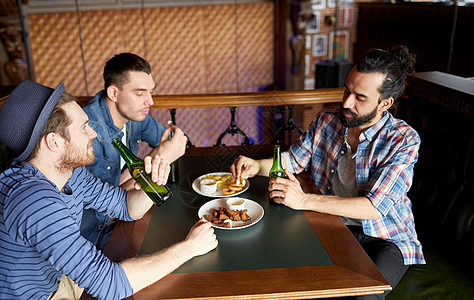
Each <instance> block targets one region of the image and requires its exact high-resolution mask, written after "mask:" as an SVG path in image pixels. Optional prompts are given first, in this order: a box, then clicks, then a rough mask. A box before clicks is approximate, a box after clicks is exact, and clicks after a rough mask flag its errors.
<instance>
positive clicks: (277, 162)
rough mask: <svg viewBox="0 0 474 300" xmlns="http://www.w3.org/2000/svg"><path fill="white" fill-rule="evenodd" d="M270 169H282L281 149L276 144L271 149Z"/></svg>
mask: <svg viewBox="0 0 474 300" xmlns="http://www.w3.org/2000/svg"><path fill="white" fill-rule="evenodd" d="M272 169H278V170H279V169H282V167H281V150H280V146H279V145H276V146H275V148H274V149H273V166H272Z"/></svg>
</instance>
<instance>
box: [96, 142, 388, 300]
mask: <svg viewBox="0 0 474 300" xmlns="http://www.w3.org/2000/svg"><path fill="white" fill-rule="evenodd" d="M255 147H256V148H255ZM247 148H248V147H247ZM254 148H255V149H257V150H259V151H254V152H252V151H250V152H247V155H253V156H258V155H259V154H257V153H266V156H268V153H269V152H268V149H264V148H261V147H259V146H254ZM223 149H224V148H221V147H211V148H207V149H205V150H204V152H202V151H203V150H198V149H192V150H190V151H188V152H187V155H191V156H192V155H202V154H204V153H207V154H211V155H216V154H219V157H222V154H223V153H222V151H224V152H225V153H224V154H228V153H227V151H228V149H229V147H225V149H226V150H223ZM261 150H264V151H261ZM229 157H230V158H232V157H231V156H229ZM202 158H203V156H200V157H199V161H202ZM230 161H231V160H227V161H222V165H216V166H214V167H215V168H218V169H219V168H222V166H224V165H225V166H226V167H227V169H220V171H226V170H228V164H229V163H230ZM179 163H180V177H181V178H180V179H181V180H180V186H181V187H182V186H183V184H185V183H183V182H185V181H186V180H185V179H186V178H185V177H186V175H185V173H184V172H185V171H184V170H185V169H187V168H188V167H187V166H186V165H185V163H186V159H181V160H180V162H179ZM203 165H206V164H205V163H204V162H203ZM208 167H209V166H208ZM211 171H214V170H212V168H207V169H206V170H203V172H211ZM260 181H261V180H260ZM260 185H261V183H260ZM169 186H171V185H169ZM251 187H252V186H251ZM174 188H176V187H174ZM249 190H250V189H249ZM243 195H244V194H243ZM260 200H261V199H260ZM170 201H173V200H170ZM174 201H179V200H176V199H175V200H174ZM262 203H263V202H262ZM166 205H169V206H170V207H171V206H172V205H177V204H176V203H175V204H171V203H166V204H165V205H164V206H163V207H160V208H152V209H151V210H150V211H149V212H148V213H147V214H146V215H145V216H144V217H143V218H142V219H141V220H138V221H136V222H118V224H117V226H116V228H115V230H114V233H113V234H112V236H111V239H110V240H109V243H108V244H107V246H106V248H105V249H104V253H105V254H106V255H107V256H108V257H110V258H111V259H112V260H114V261H121V260H123V259H126V258H130V257H134V256H136V255H137V254H138V253H140V248H141V246H142V242H143V240H144V237H145V235H146V234H147V230H148V226H149V224H150V221H151V218H152V216H153V215H154V214H155V217H154V218H153V221H152V222H151V223H153V222H155V218H158V220H159V218H160V217H161V218H166V217H169V216H164V215H163V214H164V213H165V212H166V210H165V208H166ZM265 207H267V209H270V207H268V206H265ZM167 209H169V208H167ZM284 209H287V210H290V209H289V208H286V207H285V208H284ZM269 211H270V210H269ZM160 212H162V214H161V215H160ZM266 213H267V212H266ZM291 213H300V214H302V216H305V217H306V218H307V220H308V221H309V224H310V226H311V227H310V228H312V229H313V230H314V232H315V233H316V235H317V237H316V236H315V237H316V238H319V240H320V241H321V243H322V245H323V246H324V249H325V250H326V252H327V254H328V255H329V257H330V260H332V263H330V264H323V265H306V266H304V265H303V266H296V267H278V266H279V264H278V262H275V267H269V268H257V269H254V268H251V269H249V268H246V269H244V270H242V269H239V268H234V269H232V270H226V271H206V272H175V273H172V274H170V275H168V276H166V277H164V278H163V279H161V280H160V281H158V282H156V283H155V284H153V285H151V286H150V287H148V288H146V289H144V290H142V291H140V292H138V293H137V294H135V295H134V296H133V299H196V298H199V299H222V298H225V299H289V298H291V299H308V298H322V297H335V296H350V295H363V294H380V293H383V292H384V291H386V290H390V289H391V287H390V285H389V284H388V283H387V282H386V280H385V279H384V278H383V276H382V275H381V274H380V272H379V271H378V269H377V268H376V267H375V265H374V264H373V263H372V261H371V260H370V258H369V257H368V256H367V255H366V253H365V252H364V250H363V249H362V248H361V246H360V245H359V243H358V242H357V241H356V240H355V238H354V237H353V236H352V234H351V232H350V231H349V230H348V229H347V227H346V226H345V225H344V224H343V222H342V221H341V219H340V218H339V217H337V216H332V215H327V214H321V213H316V212H308V211H305V212H296V211H292V212H291ZM188 214H192V215H194V217H193V218H194V219H193V220H192V221H191V222H196V221H197V208H196V209H195V211H194V212H191V213H189V212H186V213H183V214H182V215H181V216H177V217H179V218H183V219H184V218H187V215H188ZM157 215H158V216H157ZM267 217H268V216H264V218H263V219H262V220H261V221H260V222H259V223H262V222H268V220H270V219H267V220H266V219H265V218H267ZM281 222H282V223H283V222H285V220H282V221H281ZM155 224H157V223H155ZM177 224H178V223H177ZM180 224H181V223H180ZM190 224H191V223H190ZM262 224H264V223H262ZM168 225H170V228H173V224H168ZM258 225H259V224H256V225H255V228H256V227H257V226H258ZM153 226H155V225H153ZM261 226H263V225H261ZM185 227H186V228H185V231H187V230H189V228H190V226H189V227H187V226H185ZM250 228H252V227H249V228H246V229H242V230H248V229H250ZM173 230H174V229H173ZM216 230H220V229H216ZM228 232H229V231H228ZM257 234H258V233H257ZM178 235H179V234H178ZM218 237H219V235H218ZM262 238H264V237H262ZM176 239H177V240H180V239H182V238H181V237H176ZM219 247H221V246H219ZM206 255H214V254H206ZM195 259H196V258H195ZM198 259H199V258H198ZM178 271H179V269H178Z"/></svg>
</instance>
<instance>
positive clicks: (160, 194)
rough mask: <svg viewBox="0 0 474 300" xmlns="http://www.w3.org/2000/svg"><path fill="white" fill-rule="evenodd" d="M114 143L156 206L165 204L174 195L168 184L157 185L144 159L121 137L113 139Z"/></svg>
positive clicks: (136, 179) (134, 176) (133, 175)
mask: <svg viewBox="0 0 474 300" xmlns="http://www.w3.org/2000/svg"><path fill="white" fill-rule="evenodd" d="M112 145H114V147H115V149H117V151H118V152H119V153H120V155H121V156H122V158H123V159H124V160H125V163H126V164H127V167H128V170H129V171H130V174H131V175H132V178H133V179H135V181H136V182H138V183H139V184H140V186H141V187H142V190H143V191H144V192H145V193H146V194H147V195H148V197H150V198H151V200H152V201H153V203H155V205H156V206H161V205H163V203H165V201H166V200H168V199H169V198H170V197H171V196H172V195H173V193H172V192H171V190H170V189H168V187H167V186H166V185H157V184H156V182H154V181H152V180H151V174H150V173H147V172H145V164H144V162H143V159H141V158H138V157H137V156H136V155H135V154H133V153H132V151H130V149H128V148H127V147H126V146H125V145H124V144H123V143H122V141H121V140H120V139H119V138H116V139H115V140H113V141H112Z"/></svg>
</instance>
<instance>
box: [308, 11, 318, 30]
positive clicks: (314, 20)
mask: <svg viewBox="0 0 474 300" xmlns="http://www.w3.org/2000/svg"><path fill="white" fill-rule="evenodd" d="M320 28H321V12H320V11H313V15H312V17H311V19H309V21H308V24H307V25H306V33H310V34H311V33H318V32H319V30H320Z"/></svg>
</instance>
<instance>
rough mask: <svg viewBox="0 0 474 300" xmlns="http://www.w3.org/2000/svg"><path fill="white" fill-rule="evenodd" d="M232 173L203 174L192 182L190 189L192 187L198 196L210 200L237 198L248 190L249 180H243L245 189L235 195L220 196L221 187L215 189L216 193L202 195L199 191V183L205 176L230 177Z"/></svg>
mask: <svg viewBox="0 0 474 300" xmlns="http://www.w3.org/2000/svg"><path fill="white" fill-rule="evenodd" d="M230 174H232V173H229V172H215V173H207V174H204V175H202V176H199V177H198V178H196V179H195V180H194V181H193V184H192V187H193V190H194V191H195V192H196V193H198V194H200V195H203V196H206V197H211V198H215V197H234V196H237V195H240V194H242V193H243V192H245V191H246V190H247V189H248V188H249V185H250V182H249V180H248V179H247V180H245V187H244V188H243V189H242V190H241V191H238V192H237V193H235V194H232V195H224V194H222V187H218V188H217V191H215V192H214V193H212V194H204V193H203V192H202V191H201V185H200V182H201V179H202V178H204V177H206V175H219V176H224V175H230Z"/></svg>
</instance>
